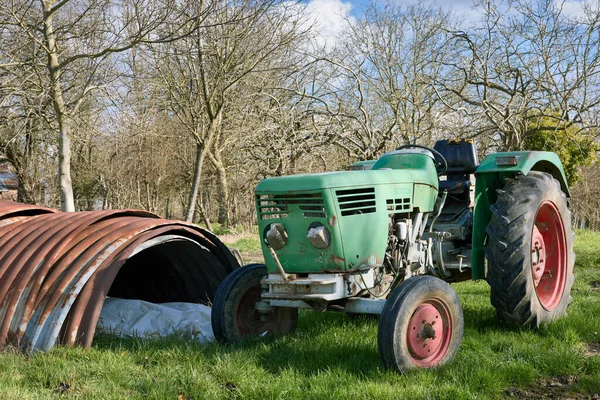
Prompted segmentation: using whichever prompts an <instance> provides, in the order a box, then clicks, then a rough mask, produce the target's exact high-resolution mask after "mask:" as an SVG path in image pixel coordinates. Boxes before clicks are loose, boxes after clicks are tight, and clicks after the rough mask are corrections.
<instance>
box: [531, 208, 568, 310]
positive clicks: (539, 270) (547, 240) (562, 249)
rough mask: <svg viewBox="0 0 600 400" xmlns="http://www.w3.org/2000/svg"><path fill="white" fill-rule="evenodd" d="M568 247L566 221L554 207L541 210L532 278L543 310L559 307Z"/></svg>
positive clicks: (533, 245) (534, 241)
mask: <svg viewBox="0 0 600 400" xmlns="http://www.w3.org/2000/svg"><path fill="white" fill-rule="evenodd" d="M566 249H567V243H566V240H565V229H564V226H563V222H562V218H561V217H560V213H559V211H558V209H557V208H556V206H555V205H554V203H551V202H549V201H545V202H543V203H542V205H541V206H540V208H539V210H538V213H537V215H536V218H535V225H534V227H533V232H532V233H531V274H532V275H533V283H534V285H535V292H536V294H537V296H538V299H539V300H540V303H541V304H542V306H543V307H544V308H545V309H546V310H548V311H552V310H554V309H555V308H556V306H558V303H559V302H560V300H561V298H562V296H563V292H564V289H565V280H566V276H567V254H566V253H567V251H566Z"/></svg>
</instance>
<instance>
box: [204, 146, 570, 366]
mask: <svg viewBox="0 0 600 400" xmlns="http://www.w3.org/2000/svg"><path fill="white" fill-rule="evenodd" d="M473 180H474V181H475V185H474V186H475V188H474V193H473V191H472V187H471V186H472V185H471V183H472V181H473ZM255 194H256V209H257V215H258V226H259V234H260V237H261V239H262V249H263V253H264V258H265V264H252V265H246V266H245V267H242V268H240V269H238V270H235V271H234V272H233V273H231V274H230V275H229V276H228V277H227V278H226V279H225V280H224V281H223V282H222V283H221V285H220V287H219V289H218V290H217V293H216V296H215V299H214V304H213V309H212V324H213V331H214V334H215V337H216V338H217V340H219V341H221V342H227V343H236V342H240V341H244V340H248V339H250V338H254V337H261V336H266V337H279V336H282V335H285V334H288V333H290V332H292V331H293V330H294V329H295V327H296V322H297V319H298V309H300V308H303V309H313V310H315V311H324V310H338V311H343V312H346V313H349V314H376V315H379V330H378V349H379V356H380V358H381V360H382V362H383V364H384V365H385V366H386V367H389V368H394V369H397V370H398V371H400V372H406V371H408V370H411V369H414V368H431V367H437V366H441V365H444V364H447V363H448V362H449V361H451V360H452V358H453V357H454V355H455V354H456V352H457V351H458V348H459V347H460V344H461V341H462V334H463V314H462V308H461V305H460V302H459V300H458V297H457V295H456V292H455V291H454V289H453V288H452V287H451V286H450V285H449V283H453V282H459V281H464V280H468V279H474V280H479V279H485V280H486V281H487V282H488V284H489V285H490V287H491V303H492V305H493V306H494V307H495V308H496V311H497V315H498V318H500V319H501V320H502V321H504V322H506V323H509V324H511V325H516V326H533V327H536V326H539V325H540V324H542V323H546V322H549V321H551V320H553V319H555V318H558V317H560V316H562V315H564V314H565V311H566V308H567V306H568V304H569V303H570V302H571V296H570V291H571V287H572V285H573V264H574V261H575V254H574V253H573V234H572V231H571V214H570V211H569V209H568V200H567V198H568V196H569V189H568V186H567V181H566V178H565V174H564V172H563V167H562V164H561V162H560V160H559V158H558V157H557V156H556V154H554V153H548V152H509V153H497V154H492V155H489V156H488V157H486V158H485V159H484V160H483V162H482V163H481V164H479V163H478V158H477V152H476V149H475V146H474V144H473V143H472V142H471V141H466V140H461V141H447V140H442V141H438V142H437V143H436V144H435V146H434V148H427V147H422V146H417V145H409V146H402V147H400V148H398V149H397V150H395V151H392V152H389V153H386V154H384V155H383V156H381V158H379V159H378V160H377V161H376V162H375V163H374V164H373V165H372V167H371V168H370V169H368V168H365V169H361V170H353V171H341V172H331V173H320V174H309V175H293V176H284V177H276V178H271V179H265V180H263V181H262V182H260V183H259V184H258V186H257V187H256V190H255Z"/></svg>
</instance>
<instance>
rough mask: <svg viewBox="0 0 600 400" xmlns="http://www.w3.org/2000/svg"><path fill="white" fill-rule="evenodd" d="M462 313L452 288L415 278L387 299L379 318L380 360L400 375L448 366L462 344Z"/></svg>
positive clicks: (433, 279)
mask: <svg viewBox="0 0 600 400" xmlns="http://www.w3.org/2000/svg"><path fill="white" fill-rule="evenodd" d="M462 335H463V313H462V308H461V306H460V302H459V300H458V296H457V295H456V292H455V291H454V289H452V287H451V286H450V285H449V284H447V283H446V282H444V281H442V280H441V279H438V278H434V277H432V276H416V277H413V278H410V279H408V280H406V281H405V282H403V283H402V284H401V285H400V286H398V287H397V288H396V289H395V290H394V291H393V292H392V293H391V294H390V296H389V297H388V299H387V301H386V303H385V305H384V307H383V310H382V313H381V317H380V319H379V331H378V334H377V342H378V348H379V357H380V358H381V361H382V362H383V364H384V366H385V367H387V368H393V369H396V370H398V371H399V372H401V373H404V372H407V371H410V370H411V369H415V368H435V367H439V366H442V365H444V364H447V363H449V362H450V361H451V360H452V359H453V358H454V356H455V355H456V353H457V351H458V348H459V347H460V344H461V342H462Z"/></svg>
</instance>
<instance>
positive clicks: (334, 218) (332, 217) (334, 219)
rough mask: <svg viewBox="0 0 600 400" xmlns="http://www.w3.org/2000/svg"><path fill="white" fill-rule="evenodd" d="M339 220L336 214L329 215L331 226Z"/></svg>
mask: <svg viewBox="0 0 600 400" xmlns="http://www.w3.org/2000/svg"><path fill="white" fill-rule="evenodd" d="M336 220H337V217H336V216H335V215H332V216H331V217H329V220H328V221H327V223H328V224H329V226H330V227H332V228H333V227H334V226H335V221H336Z"/></svg>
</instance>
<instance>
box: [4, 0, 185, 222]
mask: <svg viewBox="0 0 600 400" xmlns="http://www.w3.org/2000/svg"><path fill="white" fill-rule="evenodd" d="M7 3H8V4H5V5H4V6H3V7H2V8H0V26H4V27H9V28H10V29H13V30H14V29H18V30H19V31H20V34H21V39H22V42H21V43H27V42H29V43H31V44H32V45H31V46H30V47H35V48H37V49H39V52H38V53H37V54H36V56H39V54H43V55H44V56H45V58H46V60H45V63H44V62H43V60H42V59H39V58H37V57H36V58H34V59H31V60H23V59H19V58H13V59H9V60H6V62H4V63H3V64H2V65H0V67H2V68H3V69H10V68H21V67H23V66H27V65H28V64H31V63H32V64H34V65H38V66H39V64H42V63H43V64H45V68H44V69H37V70H36V72H37V73H38V74H39V75H38V78H39V79H40V81H43V83H44V84H47V86H48V87H49V89H50V90H49V91H48V93H47V95H48V96H49V97H48V98H49V100H50V102H51V104H52V109H53V115H52V117H53V118H52V121H51V126H52V127H53V128H54V129H56V132H57V138H58V152H57V155H58V182H59V187H60V198H61V208H62V209H63V210H64V211H74V201H73V189H72V182H71V139H72V134H73V132H72V127H73V124H74V120H75V119H76V118H77V116H78V113H79V112H80V107H81V104H82V103H83V102H84V101H85V99H86V97H87V96H88V95H89V94H90V93H91V92H92V91H94V90H96V89H98V88H100V87H102V86H103V85H105V84H106V80H107V79H110V78H109V75H110V74H111V73H114V72H117V71H118V68H117V67H115V66H114V65H112V66H110V68H106V69H104V67H107V64H108V63H111V62H113V60H114V55H115V54H118V53H122V52H124V51H127V50H129V49H131V48H133V47H134V46H136V45H138V44H140V43H142V42H148V41H153V42H155V41H164V40H173V39H175V38H176V36H177V35H178V34H179V31H178V29H176V27H177V26H180V25H185V24H186V23H187V21H188V19H190V18H191V19H193V18H195V16H188V15H183V14H180V15H174V10H175V9H176V8H175V4H176V3H177V2H176V1H175V0H173V1H171V0H167V1H164V2H160V3H158V2H154V1H150V0H102V1H77V0H9V1H7ZM178 17H181V22H180V21H178V20H177V18H178ZM174 21H177V22H174ZM165 24H169V25H170V29H169V32H171V33H169V34H168V35H167V36H162V35H161V32H162V31H161V29H160V28H161V27H163V26H164V25H165ZM173 25H175V27H174V26H173ZM173 32H175V33H173ZM13 54H15V53H13Z"/></svg>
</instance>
